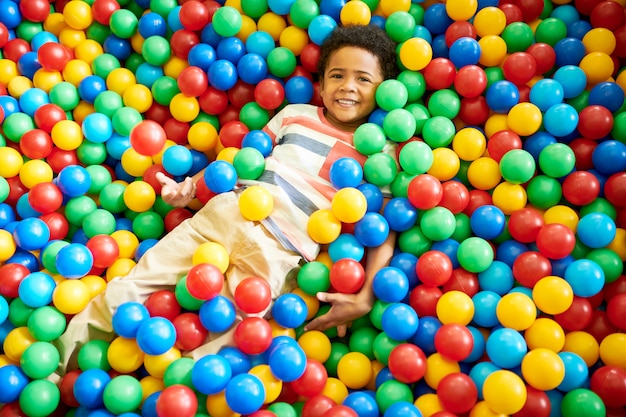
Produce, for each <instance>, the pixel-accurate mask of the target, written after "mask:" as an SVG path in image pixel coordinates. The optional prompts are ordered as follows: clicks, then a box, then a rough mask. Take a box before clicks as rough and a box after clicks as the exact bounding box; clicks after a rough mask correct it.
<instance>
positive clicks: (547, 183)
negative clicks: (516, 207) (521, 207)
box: [526, 175, 563, 209]
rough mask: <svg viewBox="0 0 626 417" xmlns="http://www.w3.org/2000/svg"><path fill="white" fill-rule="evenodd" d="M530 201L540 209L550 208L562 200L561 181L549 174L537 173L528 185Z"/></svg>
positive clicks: (527, 192)
mask: <svg viewBox="0 0 626 417" xmlns="http://www.w3.org/2000/svg"><path fill="white" fill-rule="evenodd" d="M526 194H528V201H529V202H530V204H532V205H533V206H535V207H537V208H539V209H548V208H550V207H552V206H555V205H557V204H558V203H559V201H561V197H562V195H563V192H562V187H561V183H560V182H559V181H558V180H556V179H554V178H552V177H548V176H547V175H537V176H536V177H534V178H533V179H531V180H530V181H529V182H528V186H527V187H526Z"/></svg>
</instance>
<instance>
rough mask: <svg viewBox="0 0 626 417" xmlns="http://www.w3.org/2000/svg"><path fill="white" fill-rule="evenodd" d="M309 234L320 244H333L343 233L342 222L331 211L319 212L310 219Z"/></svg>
mask: <svg viewBox="0 0 626 417" xmlns="http://www.w3.org/2000/svg"><path fill="white" fill-rule="evenodd" d="M307 232H308V233H309V236H310V237H311V238H312V239H313V240H314V241H316V242H318V243H322V244H327V243H331V242H333V241H334V240H335V239H337V237H339V234H340V233H341V221H340V220H339V219H338V218H337V216H335V215H334V214H333V213H332V211H331V210H317V211H315V212H314V213H313V214H312V215H311V217H310V218H309V222H308V224H307Z"/></svg>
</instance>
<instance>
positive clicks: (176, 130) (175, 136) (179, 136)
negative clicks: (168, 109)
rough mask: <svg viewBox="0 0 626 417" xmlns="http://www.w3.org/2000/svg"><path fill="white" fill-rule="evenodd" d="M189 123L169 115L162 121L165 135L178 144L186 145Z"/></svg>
mask: <svg viewBox="0 0 626 417" xmlns="http://www.w3.org/2000/svg"><path fill="white" fill-rule="evenodd" d="M190 128H191V125H190V124H189V123H187V122H181V121H179V120H176V119H174V118H173V117H169V118H168V119H167V120H166V121H165V122H164V123H163V130H165V136H166V137H167V138H168V139H170V140H172V141H174V142H176V143H177V144H178V145H186V144H187V134H188V133H189V129H190Z"/></svg>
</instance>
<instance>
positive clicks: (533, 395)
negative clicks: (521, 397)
mask: <svg viewBox="0 0 626 417" xmlns="http://www.w3.org/2000/svg"><path fill="white" fill-rule="evenodd" d="M551 410H552V405H551V403H550V398H549V397H548V394H546V393H545V391H541V390H538V389H537V388H533V387H531V386H530V385H526V402H525V403H524V406H523V407H522V409H521V410H519V411H518V412H517V413H515V414H513V417H549V416H550V411H551Z"/></svg>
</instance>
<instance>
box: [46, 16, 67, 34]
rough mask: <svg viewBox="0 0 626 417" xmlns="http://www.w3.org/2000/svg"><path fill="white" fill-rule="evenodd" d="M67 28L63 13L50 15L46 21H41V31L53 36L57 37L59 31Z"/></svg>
mask: <svg viewBox="0 0 626 417" xmlns="http://www.w3.org/2000/svg"><path fill="white" fill-rule="evenodd" d="M66 27H68V26H67V23H65V18H64V17H63V13H58V12H55V13H50V14H49V15H48V17H46V20H44V21H43V30H45V31H47V32H50V33H52V34H53V35H54V36H57V37H58V36H59V34H60V33H61V30H63V29H64V28H66Z"/></svg>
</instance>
